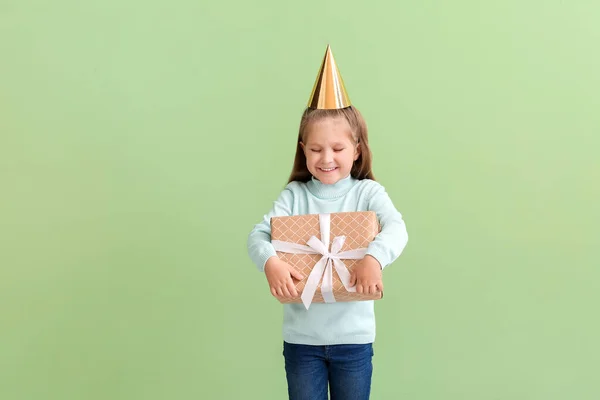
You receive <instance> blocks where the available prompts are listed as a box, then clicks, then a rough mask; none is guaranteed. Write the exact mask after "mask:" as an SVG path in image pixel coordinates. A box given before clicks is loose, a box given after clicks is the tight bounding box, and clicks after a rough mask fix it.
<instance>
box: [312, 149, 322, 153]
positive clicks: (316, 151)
mask: <svg viewBox="0 0 600 400" xmlns="http://www.w3.org/2000/svg"><path fill="white" fill-rule="evenodd" d="M310 151H312V152H313V153H318V152H320V151H321V150H317V149H310Z"/></svg>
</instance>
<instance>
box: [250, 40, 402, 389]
mask: <svg viewBox="0 0 600 400" xmlns="http://www.w3.org/2000/svg"><path fill="white" fill-rule="evenodd" d="M370 210H372V211H375V212H376V214H377V217H378V220H379V223H380V225H381V232H380V233H379V234H378V235H377V237H376V238H375V240H374V241H373V242H372V243H371V244H370V245H369V246H368V249H367V254H366V256H365V257H364V258H363V259H362V260H361V261H360V263H359V264H357V266H356V267H355V268H354V269H353V271H352V278H351V284H352V285H353V286H354V285H355V286H356V291H357V292H358V293H376V292H377V291H382V290H383V284H382V278H381V271H382V270H383V268H385V267H386V266H387V265H389V264H391V263H392V262H393V261H394V260H395V259H396V258H397V257H398V256H399V255H400V253H401V252H402V251H403V249H404V247H405V246H406V243H407V241H408V235H407V232H406V227H405V224H404V221H403V220H402V216H401V214H400V213H399V212H398V211H397V210H396V208H395V207H394V205H393V203H392V201H391V200H390V198H389V196H388V195H387V193H386V191H385V189H384V188H383V186H381V185H380V184H379V183H377V182H375V178H374V176H373V173H372V170H371V151H370V149H369V142H368V136H367V126H366V123H365V121H364V119H363V118H362V116H361V114H360V113H359V111H358V110H357V109H356V108H355V107H354V106H352V105H351V104H350V102H349V100H348V96H347V94H346V92H345V88H344V85H343V81H342V80H341V76H340V75H339V72H338V70H337V66H336V65H335V61H334V60H333V56H332V54H331V49H330V48H329V46H328V47H327V51H326V54H325V58H324V60H323V64H322V65H321V70H320V72H319V75H318V76H317V81H316V83H315V88H314V89H313V93H312V95H311V99H310V101H309V107H308V108H307V109H306V110H305V111H304V114H303V115H302V119H301V122H300V130H299V134H298V145H297V149H296V157H295V160H294V166H293V169H292V173H291V176H290V178H289V182H288V185H287V186H286V187H285V189H284V190H283V192H282V193H281V194H280V195H279V198H278V199H277V200H276V201H275V203H274V206H273V208H272V209H271V210H270V212H269V213H268V214H266V215H265V216H264V218H263V220H262V222H261V223H259V224H257V225H256V226H255V227H254V229H253V230H252V231H251V232H250V235H249V236H248V253H249V255H250V258H251V259H252V261H253V262H254V263H255V264H256V266H257V267H258V269H259V270H260V271H261V272H264V273H265V275H266V278H267V281H268V283H269V287H270V289H271V294H272V295H273V296H276V297H296V296H297V295H298V293H297V291H296V289H295V286H294V282H293V280H292V278H296V279H302V278H303V276H302V275H301V274H300V273H299V272H298V271H296V270H295V269H294V268H293V267H292V266H290V265H289V264H287V263H285V262H283V261H282V260H280V259H279V258H278V257H277V254H276V252H275V250H274V248H273V246H272V245H271V242H270V240H271V231H270V219H271V217H276V216H290V215H303V214H319V213H334V212H349V211H370ZM283 309H284V319H283V355H284V359H285V371H286V377H287V383H288V394H289V398H290V399H291V400H299V399H306V400H327V393H328V389H329V392H330V394H331V399H332V400H336V399H337V400H355V399H356V400H363V399H368V398H369V395H370V390H371V377H372V371H373V367H372V356H373V342H374V340H375V314H374V302H373V301H355V302H335V303H313V304H312V305H311V306H310V309H309V310H306V309H305V307H304V305H303V304H284V305H283Z"/></svg>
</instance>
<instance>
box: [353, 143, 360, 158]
mask: <svg viewBox="0 0 600 400" xmlns="http://www.w3.org/2000/svg"><path fill="white" fill-rule="evenodd" d="M358 157H360V143H357V144H356V148H355V149H354V161H356V160H358Z"/></svg>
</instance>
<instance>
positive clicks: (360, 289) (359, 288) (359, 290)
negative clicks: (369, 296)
mask: <svg viewBox="0 0 600 400" xmlns="http://www.w3.org/2000/svg"><path fill="white" fill-rule="evenodd" d="M362 292H363V285H362V283H360V282H358V283H357V284H356V293H362Z"/></svg>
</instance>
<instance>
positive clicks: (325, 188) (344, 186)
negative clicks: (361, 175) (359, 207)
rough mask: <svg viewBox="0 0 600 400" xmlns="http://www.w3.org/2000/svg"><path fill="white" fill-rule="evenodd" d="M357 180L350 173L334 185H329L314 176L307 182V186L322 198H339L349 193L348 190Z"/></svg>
mask: <svg viewBox="0 0 600 400" xmlns="http://www.w3.org/2000/svg"><path fill="white" fill-rule="evenodd" d="M356 182H358V180H357V179H355V178H353V177H352V176H351V175H348V176H347V177H345V178H343V179H340V180H339V181H337V182H336V183H334V184H332V185H327V184H325V183H322V182H321V181H320V180H318V179H317V178H315V177H314V176H312V177H311V179H310V181H308V182H307V183H306V186H307V187H308V190H309V191H310V192H311V193H312V194H314V195H315V196H316V197H318V198H320V199H337V198H339V197H342V196H344V195H345V194H346V193H348V191H350V189H352V186H354V185H355V184H356Z"/></svg>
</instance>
